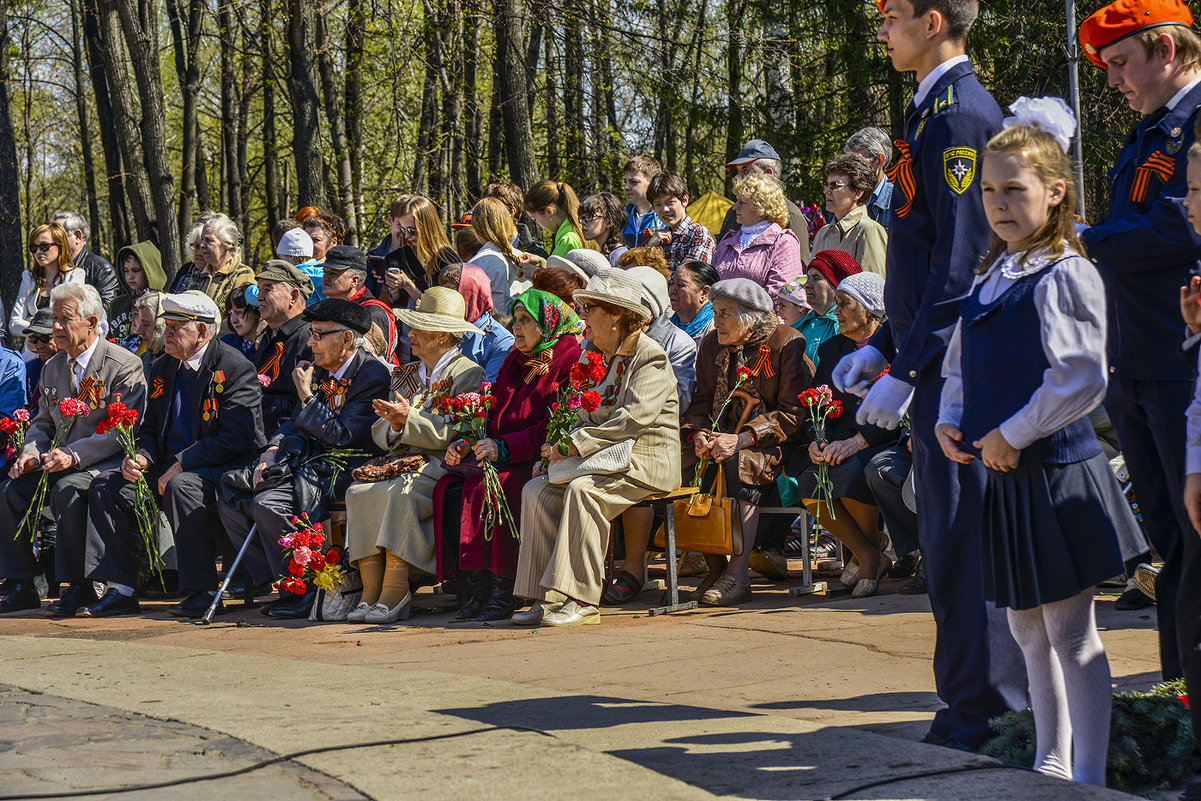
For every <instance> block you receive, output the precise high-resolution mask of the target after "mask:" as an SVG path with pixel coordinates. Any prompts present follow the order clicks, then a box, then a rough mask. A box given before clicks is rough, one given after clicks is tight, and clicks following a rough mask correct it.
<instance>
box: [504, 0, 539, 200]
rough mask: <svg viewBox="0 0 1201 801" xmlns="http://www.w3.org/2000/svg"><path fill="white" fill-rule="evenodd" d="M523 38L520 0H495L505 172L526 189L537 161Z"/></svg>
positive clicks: (535, 175) (531, 182) (534, 176)
mask: <svg viewBox="0 0 1201 801" xmlns="http://www.w3.org/2000/svg"><path fill="white" fill-rule="evenodd" d="M524 38H525V23H524V21H523V19H522V16H521V0H497V21H496V47H497V51H498V54H499V55H498V58H497V79H498V80H499V82H500V87H501V109H502V110H503V112H504V121H505V144H506V145H507V147H506V150H507V151H508V154H509V175H510V178H511V180H512V181H513V182H515V183H516V184H517V185H518V186H520V187H522V188H523V189H529V188H530V187H531V186H533V185H534V184H535V183H537V181H538V164H537V162H536V160H535V157H534V135H533V126H532V125H531V123H530V106H529V102H530V101H529V94H530V92H529V84H528V83H527V78H526V70H525V68H526V65H525V62H524V61H523V60H522V52H523V40H524Z"/></svg>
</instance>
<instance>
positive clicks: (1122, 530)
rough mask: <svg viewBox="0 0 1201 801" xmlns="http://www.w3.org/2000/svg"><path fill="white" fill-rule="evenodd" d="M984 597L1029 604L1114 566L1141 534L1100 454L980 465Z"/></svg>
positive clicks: (1079, 586) (1060, 596)
mask: <svg viewBox="0 0 1201 801" xmlns="http://www.w3.org/2000/svg"><path fill="white" fill-rule="evenodd" d="M982 528H983V537H984V540H983V561H984V597H985V599H987V600H989V601H993V602H994V603H996V605H997V606H1005V607H1009V608H1011V609H1032V608H1034V607H1036V606H1040V605H1042V604H1046V603H1051V602H1054V601H1062V600H1064V599H1065V598H1070V597H1072V596H1074V595H1078V594H1080V593H1081V592H1083V591H1084V590H1086V589H1088V588H1090V587H1094V586H1096V585H1097V584H1099V583H1100V582H1102V581H1104V580H1105V579H1107V578H1110V577H1112V576H1115V575H1117V574H1118V573H1121V572H1122V564H1123V557H1124V556H1134V555H1137V554H1138V553H1141V552H1142V551H1144V550H1145V549H1146V547H1145V543H1146V538H1145V536H1144V535H1143V533H1142V530H1141V529H1140V528H1139V525H1138V522H1137V521H1136V520H1135V519H1134V515H1133V514H1132V513H1131V511H1130V505H1129V504H1128V503H1127V502H1126V498H1125V496H1124V495H1122V490H1121V488H1120V487H1119V486H1118V482H1117V479H1116V478H1114V475H1113V472H1112V471H1111V470H1110V468H1109V463H1108V462H1107V461H1106V460H1105V457H1104V456H1103V455H1100V454H1098V455H1097V456H1094V457H1092V458H1091V459H1086V460H1084V461H1082V462H1073V463H1071V464H1047V463H1034V464H1029V465H1026V464H1023V465H1019V466H1018V467H1017V468H1016V469H1014V470H1011V471H1009V472H1008V473H1001V472H997V471H995V470H989V471H988V483H987V485H986V486H985V491H984V515H983V527H982Z"/></svg>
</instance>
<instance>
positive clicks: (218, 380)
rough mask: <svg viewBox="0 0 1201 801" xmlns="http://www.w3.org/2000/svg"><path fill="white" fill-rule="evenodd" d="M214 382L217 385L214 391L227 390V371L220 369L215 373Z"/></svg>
mask: <svg viewBox="0 0 1201 801" xmlns="http://www.w3.org/2000/svg"><path fill="white" fill-rule="evenodd" d="M213 383H214V384H216V386H215V387H213V391H215V392H224V391H225V371H224V370H218V371H217V372H215V373H213Z"/></svg>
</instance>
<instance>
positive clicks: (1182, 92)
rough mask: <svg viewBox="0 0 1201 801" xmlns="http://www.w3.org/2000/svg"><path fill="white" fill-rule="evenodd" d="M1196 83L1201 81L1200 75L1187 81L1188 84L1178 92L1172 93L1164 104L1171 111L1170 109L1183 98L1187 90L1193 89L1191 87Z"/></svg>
mask: <svg viewBox="0 0 1201 801" xmlns="http://www.w3.org/2000/svg"><path fill="white" fill-rule="evenodd" d="M1198 83H1201V75H1198V76H1197V77H1196V78H1193V79H1192V80H1191V81H1189V82H1188V86H1186V87H1184V88H1183V89H1181V90H1180V91H1179V92H1177V93H1176V94H1174V95H1172V99H1171V100H1169V101H1168V102H1167V104H1166V107H1167V109H1168V111H1171V110H1172V109H1174V108H1176V106H1177V105H1179V104H1180V101H1181V100H1184V96H1185V95H1187V94H1188V93H1189V92H1191V91H1193V88H1194V87H1195V86H1196V85H1197V84H1198Z"/></svg>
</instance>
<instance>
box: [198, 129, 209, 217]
mask: <svg viewBox="0 0 1201 801" xmlns="http://www.w3.org/2000/svg"><path fill="white" fill-rule="evenodd" d="M196 208H197V209H198V210H199V213H204V212H206V211H209V210H210V209H212V208H213V193H212V192H211V191H209V170H208V157H207V156H206V155H205V154H204V141H203V140H202V139H201V138H200V136H197V137H196Z"/></svg>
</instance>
